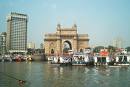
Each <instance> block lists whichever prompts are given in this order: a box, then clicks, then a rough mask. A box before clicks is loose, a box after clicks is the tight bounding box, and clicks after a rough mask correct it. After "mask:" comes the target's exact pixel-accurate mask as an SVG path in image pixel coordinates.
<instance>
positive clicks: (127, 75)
mask: <svg viewBox="0 0 130 87" xmlns="http://www.w3.org/2000/svg"><path fill="white" fill-rule="evenodd" d="M19 80H24V81H25V83H23V84H20V83H19ZM0 87H130V67H129V66H127V67H108V66H102V67H101V66H100V67H99V66H98V67H96V66H94V67H90V66H59V65H55V64H50V63H49V62H0Z"/></svg>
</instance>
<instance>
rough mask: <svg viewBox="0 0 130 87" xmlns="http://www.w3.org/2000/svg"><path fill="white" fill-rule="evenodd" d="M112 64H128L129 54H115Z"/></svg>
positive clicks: (129, 60)
mask: <svg viewBox="0 0 130 87" xmlns="http://www.w3.org/2000/svg"><path fill="white" fill-rule="evenodd" d="M114 65H118V66H128V65H130V56H129V55H117V56H116V60H115V63H114Z"/></svg>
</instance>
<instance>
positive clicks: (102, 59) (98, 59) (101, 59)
mask: <svg viewBox="0 0 130 87" xmlns="http://www.w3.org/2000/svg"><path fill="white" fill-rule="evenodd" d="M109 62H111V60H110V58H109V56H94V64H95V65H108V64H109Z"/></svg>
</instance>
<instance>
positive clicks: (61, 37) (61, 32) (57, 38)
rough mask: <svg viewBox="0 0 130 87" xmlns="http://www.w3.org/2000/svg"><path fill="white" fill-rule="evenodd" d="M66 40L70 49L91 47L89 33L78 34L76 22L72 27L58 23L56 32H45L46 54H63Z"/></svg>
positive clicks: (78, 49) (77, 49)
mask: <svg viewBox="0 0 130 87" xmlns="http://www.w3.org/2000/svg"><path fill="white" fill-rule="evenodd" d="M65 42H66V43H68V44H69V46H70V50H73V51H76V52H77V51H80V50H81V49H84V48H87V47H89V38H88V34H78V33H77V26H76V24H74V25H73V26H72V27H71V28H62V27H61V25H60V24H58V25H57V31H56V33H51V34H45V38H44V47H45V54H47V55H49V54H58V55H60V54H62V53H63V48H64V43H65ZM52 51H53V52H52Z"/></svg>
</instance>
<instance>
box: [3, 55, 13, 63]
mask: <svg viewBox="0 0 130 87" xmlns="http://www.w3.org/2000/svg"><path fill="white" fill-rule="evenodd" d="M2 62H12V57H11V55H3V56H2Z"/></svg>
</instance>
